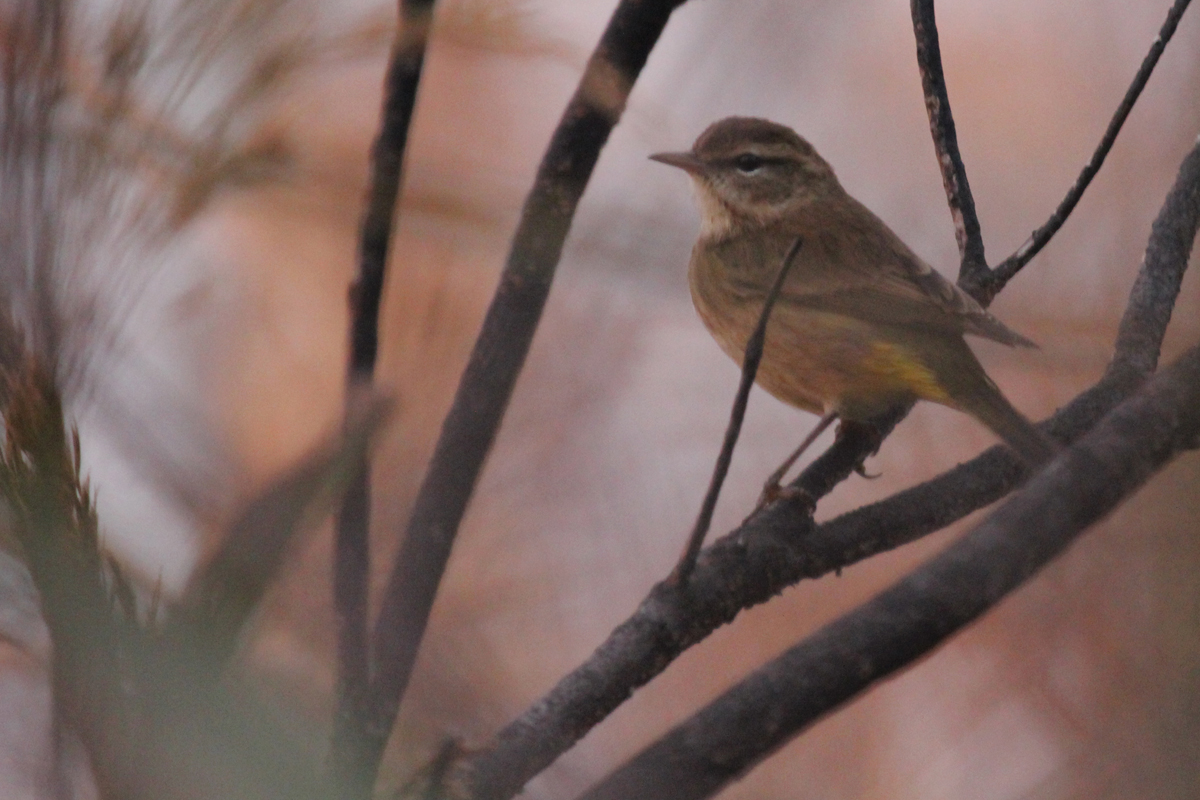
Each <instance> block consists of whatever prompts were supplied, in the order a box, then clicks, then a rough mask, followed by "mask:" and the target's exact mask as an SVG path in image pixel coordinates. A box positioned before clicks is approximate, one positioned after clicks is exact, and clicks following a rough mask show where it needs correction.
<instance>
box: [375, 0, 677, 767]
mask: <svg viewBox="0 0 1200 800" xmlns="http://www.w3.org/2000/svg"><path fill="white" fill-rule="evenodd" d="M683 2H684V0H622V2H621V3H620V5H618V6H617V9H616V11H614V12H613V16H612V19H611V20H610V21H609V24H608V27H607V29H606V30H605V31H604V34H603V36H602V37H601V39H600V43H599V45H598V46H597V48H596V51H595V53H593V55H592V57H591V59H590V60H589V61H588V65H587V68H586V69H585V70H584V73H583V76H582V78H581V80H580V83H579V86H578V88H577V89H576V90H575V94H574V96H573V97H572V98H571V101H570V103H569V104H568V105H567V108H566V110H565V111H564V112H563V116H562V119H561V121H560V122H559V125H558V128H557V129H556V130H555V132H554V136H553V138H552V139H551V141H550V145H549V148H548V149H547V151H546V155H545V156H544V157H543V159H542V163H541V165H540V166H539V168H538V173H537V177H536V179H535V181H534V185H533V188H532V190H531V191H530V193H529V196H528V197H527V199H526V201H525V207H524V209H523V211H522V215H521V221H520V223H519V225H518V227H517V231H516V233H515V235H514V236H513V242H512V246H511V249H510V251H509V256H508V260H507V263H506V264H505V267H504V271H503V272H502V273H501V276H500V285H499V287H498V288H497V289H496V294H495V296H494V297H493V299H492V303H491V306H490V307H489V308H488V311H487V314H486V316H485V317H484V320H483V326H482V330H481V331H480V334H479V337H478V338H477V339H476V341H475V347H474V349H473V350H472V352H471V356H470V358H469V360H468V362H467V367H466V370H465V371H464V372H463V376H462V379H461V381H460V383H459V386H458V390H457V392H456V393H455V397H454V401H453V404H452V405H451V407H450V411H449V413H448V414H447V416H446V419H445V422H444V423H443V425H442V431H441V435H440V437H439V438H438V442H437V444H436V446H435V448H434V454H433V458H432V460H431V462H430V465H429V469H428V471H427V472H426V474H425V479H424V481H423V482H422V484H421V488H420V490H419V491H418V493H417V498H416V500H415V502H414V505H413V510H412V516H411V518H410V519H409V522H408V525H407V529H406V530H405V531H404V533H403V537H402V539H401V541H402V545H401V548H400V553H399V555H398V556H397V557H396V562H395V564H394V566H393V569H392V573H391V576H390V578H389V580H388V585H387V587H386V589H385V592H384V597H383V602H382V607H381V609H380V612H379V618H378V620H377V622H376V626H375V630H374V635H373V637H372V645H373V650H374V652H373V664H374V665H375V674H376V680H375V681H374V683H373V686H372V692H371V695H372V696H371V702H370V709H371V713H372V718H371V719H370V721H369V725H368V731H367V733H368V736H369V737H370V742H369V744H370V748H371V751H370V752H369V754H368V757H369V763H370V765H371V771H372V773H373V772H374V770H375V769H377V767H378V762H379V758H380V756H381V755H382V752H383V747H384V744H385V743H386V742H387V738H388V735H389V733H390V731H391V728H392V724H393V722H394V721H395V718H396V712H397V710H398V709H399V705H400V698H401V696H402V695H403V693H404V690H405V687H406V686H407V684H408V679H409V676H410V675H411V673H412V666H413V662H414V661H415V660H416V655H417V650H418V647H419V645H420V642H421V638H422V636H423V635H424V632H425V626H426V623H427V622H428V619H429V612H430V609H431V608H432V606H433V599H434V596H435V594H436V592H437V588H438V585H439V583H440V582H441V577H442V573H443V572H444V571H445V567H446V562H447V560H448V558H449V556H450V549H451V546H452V545H453V543H454V537H455V534H456V533H457V531H458V526H459V523H460V522H461V520H462V516H463V513H464V512H465V510H466V507H467V502H468V500H469V499H470V496H471V493H472V492H473V490H474V488H475V481H476V479H477V478H478V475H479V472H480V469H481V468H482V466H483V462H484V459H485V458H486V456H487V454H488V451H489V450H490V449H491V446H492V442H493V440H494V439H495V436H496V431H497V429H498V428H499V426H500V420H501V418H502V417H503V415H504V411H505V409H506V407H507V406H508V400H509V397H510V396H511V395H512V389H513V386H514V384H515V383H516V380H517V375H518V373H519V372H520V370H521V367H522V365H523V364H524V362H525V356H526V354H527V353H528V352H529V345H530V342H531V341H532V339H533V334H534V331H535V330H536V328H537V324H538V321H539V319H540V318H541V313H542V309H543V307H544V305H545V302H546V298H547V296H548V294H549V292H550V284H551V281H552V280H553V277H554V272H555V269H556V267H557V265H558V260H559V257H560V255H561V253H562V247H563V243H564V241H565V239H566V236H567V231H568V230H569V228H570V225H571V219H572V217H573V216H574V213H575V207H576V205H577V204H578V202H579V198H580V196H581V195H582V194H583V190H584V187H585V186H586V185H587V181H588V178H589V177H590V176H591V173H592V169H593V167H594V166H595V164H596V160H597V159H598V158H599V155H600V149H601V148H602V147H603V146H604V143H605V142H606V141H607V140H608V135H609V133H610V132H611V131H612V128H613V126H614V125H615V124H616V123H617V121H618V120H619V119H620V117H621V113H622V112H623V111H624V109H625V102H626V100H627V98H628V96H629V92H630V90H631V89H632V88H633V84H634V81H635V80H636V78H637V76H638V74H639V73H640V72H641V70H642V67H643V66H644V65H645V63H646V59H647V58H648V57H649V55H650V50H651V49H652V48H653V47H654V44H655V43H656V42H657V41H658V37H659V36H660V35H661V33H662V30H663V28H664V27H665V26H666V24H667V20H668V19H669V18H670V16H671V12H673V11H674V10H675V8H676V7H678V6H679V5H681V4H682V3H683Z"/></svg>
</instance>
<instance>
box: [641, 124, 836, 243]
mask: <svg viewBox="0 0 1200 800" xmlns="http://www.w3.org/2000/svg"><path fill="white" fill-rule="evenodd" d="M650 158H652V159H654V160H655V161H659V162H662V163H663V164H669V165H671V166H673V167H679V168H680V169H682V170H684V171H685V172H687V173H688V174H689V175H691V176H692V178H693V180H694V181H695V183H696V190H697V195H698V197H699V199H700V206H701V213H702V215H703V228H702V230H701V235H702V236H705V237H707V238H724V237H726V236H729V235H730V234H733V233H737V232H738V231H739V229H740V228H743V227H745V226H751V227H754V226H765V225H769V224H771V223H773V222H775V221H777V220H779V219H781V218H785V217H788V216H790V215H792V214H794V213H796V212H797V211H798V210H799V209H801V208H803V207H804V206H806V205H810V204H812V203H814V202H819V201H821V200H822V199H824V198H827V197H828V196H829V194H830V192H831V191H836V192H838V193H840V192H841V186H840V185H839V184H838V181H837V177H836V176H835V175H834V174H833V168H832V167H830V166H829V164H828V163H826V161H825V159H823V158H821V156H819V155H818V154H817V151H816V150H815V149H814V148H813V146H812V145H811V144H809V143H808V142H807V141H805V140H804V139H803V138H801V137H800V136H798V135H797V134H796V132H795V131H793V130H792V129H791V128H789V127H787V126H786V125H780V124H778V123H775V122H770V121H768V120H765V119H757V118H753V117H728V118H726V119H723V120H721V121H719V122H715V123H713V124H712V125H710V126H709V128H708V130H706V131H705V132H704V133H702V134H700V138H699V139H697V140H696V143H695V144H694V145H692V149H691V150H690V151H687V152H683V153H655V154H654V155H652V156H650Z"/></svg>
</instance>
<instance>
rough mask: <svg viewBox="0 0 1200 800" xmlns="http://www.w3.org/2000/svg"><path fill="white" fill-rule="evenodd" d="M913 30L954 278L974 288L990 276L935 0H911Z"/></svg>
mask: <svg viewBox="0 0 1200 800" xmlns="http://www.w3.org/2000/svg"><path fill="white" fill-rule="evenodd" d="M911 7H912V19H913V33H915V34H916V37H917V66H918V67H919V68H920V70H921V88H922V89H924V91H925V111H926V113H927V114H928V115H929V132H930V133H931V134H933V147H934V150H935V151H936V152H937V159H938V167H940V168H941V171H942V184H943V186H945V189H946V200H947V202H948V203H949V204H950V216H951V217H953V219H954V238H955V239H956V240H957V241H958V254H959V257H960V259H961V261H962V263H961V265H960V267H959V273H958V282H959V284H961V285H962V287H963V288H964V289H966V290H967V291H968V292H970V293H971V294H975V293H976V292H977V291H978V289H979V287H980V286H982V285H983V283H984V281H985V280H986V279H987V277H988V274H989V273H988V267H987V260H986V259H985V258H984V255H983V234H982V232H981V231H980V229H979V216H978V215H977V214H976V213H975V198H974V197H973V196H972V195H971V185H970V184H969V183H968V182H967V168H966V166H964V165H963V160H962V154H961V153H960V152H959V151H958V134H957V133H956V132H955V128H954V116H953V115H952V114H951V113H950V96H949V94H947V92H946V77H945V75H943V74H942V53H941V49H940V47H939V46H938V31H937V21H936V20H935V19H934V14H933V0H912V2H911Z"/></svg>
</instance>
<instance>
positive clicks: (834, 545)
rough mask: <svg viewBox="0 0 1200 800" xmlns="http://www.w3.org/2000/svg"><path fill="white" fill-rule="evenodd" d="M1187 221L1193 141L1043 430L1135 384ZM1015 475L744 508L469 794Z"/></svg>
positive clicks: (1087, 417) (961, 471)
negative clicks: (1064, 402) (1099, 353)
mask: <svg viewBox="0 0 1200 800" xmlns="http://www.w3.org/2000/svg"><path fill="white" fill-rule="evenodd" d="M1198 225H1200V144H1198V146H1197V147H1196V148H1194V149H1193V150H1192V152H1191V153H1190V154H1189V155H1188V156H1187V158H1186V159H1185V160H1184V162H1183V164H1182V166H1181V167H1180V170H1179V175H1178V177H1177V179H1176V182H1175V185H1174V186H1173V187H1172V189H1171V191H1170V193H1169V194H1168V196H1167V200H1166V202H1165V203H1164V205H1163V208H1162V210H1161V211H1160V213H1159V215H1158V218H1157V219H1156V220H1155V223H1154V229H1153V233H1152V235H1151V237H1150V241H1149V244H1148V246H1147V249H1146V257H1145V259H1144V261H1143V263H1142V268H1141V270H1140V272H1139V274H1138V277H1137V279H1136V281H1135V283H1134V286H1133V289H1132V291H1131V293H1130V299H1129V304H1128V306H1127V307H1126V311H1125V315H1124V318H1123V319H1122V322H1121V329H1120V330H1121V333H1120V334H1119V335H1118V339H1117V345H1116V355H1115V356H1114V359H1113V362H1112V364H1111V365H1110V367H1109V370H1108V372H1107V373H1106V375H1105V376H1104V378H1103V379H1102V380H1101V381H1100V383H1098V384H1097V385H1096V386H1095V387H1093V388H1092V389H1089V390H1088V391H1086V392H1084V393H1083V394H1081V395H1080V396H1079V397H1077V398H1076V399H1075V400H1074V401H1072V403H1071V404H1070V405H1068V406H1067V407H1066V408H1064V409H1063V410H1061V411H1060V412H1059V413H1058V414H1056V415H1055V416H1054V417H1053V418H1052V419H1051V420H1050V422H1049V425H1048V428H1049V430H1050V432H1051V433H1053V434H1054V435H1055V436H1056V437H1057V438H1059V439H1061V440H1064V441H1071V440H1073V439H1074V438H1076V437H1077V436H1079V435H1080V434H1081V433H1082V432H1083V431H1086V430H1088V429H1089V428H1090V427H1091V426H1092V425H1093V424H1095V422H1096V421H1097V420H1098V419H1100V418H1101V416H1103V415H1104V414H1105V413H1107V412H1108V410H1109V409H1111V408H1113V407H1114V406H1115V405H1116V403H1118V402H1119V401H1120V400H1121V399H1122V398H1124V397H1126V396H1127V395H1128V394H1129V392H1130V391H1132V390H1133V389H1134V388H1136V386H1137V385H1138V383H1139V382H1140V381H1141V380H1142V379H1143V378H1144V377H1145V375H1146V374H1147V372H1148V370H1147V369H1146V365H1147V364H1149V365H1150V369H1152V368H1153V364H1154V363H1155V360H1156V358H1157V354H1158V352H1159V349H1160V347H1161V345H1162V337H1163V335H1164V333H1165V331H1166V323H1167V320H1168V319H1169V317H1170V310H1171V308H1172V307H1173V305H1174V302H1175V298H1176V297H1177V295H1178V292H1179V286H1180V281H1181V280H1182V276H1183V271H1184V269H1185V268H1186V265H1187V262H1188V258H1189V256H1190V254H1191V249H1192V244H1193V242H1194V240H1195V237H1196V230H1197V226H1198ZM858 435H862V436H864V437H865V435H866V434H855V436H858ZM840 444H841V442H839V445H840ZM869 447H870V444H869V442H867V441H866V440H865V439H864V440H861V441H848V442H847V444H846V446H845V447H844V448H839V447H838V446H835V447H834V448H831V449H830V450H829V451H828V452H827V453H826V454H825V455H823V456H822V457H821V458H820V459H818V460H817V461H816V462H814V463H813V465H812V466H810V468H809V469H808V470H806V471H805V473H804V474H803V475H802V476H801V478H800V479H799V480H798V481H797V482H796V483H795V484H794V485H799V486H801V487H804V488H806V490H809V491H820V490H824V491H828V489H829V487H831V486H832V485H833V483H836V481H835V480H834V479H835V478H836V479H837V480H840V478H838V475H842V477H844V474H846V473H848V472H849V470H850V469H851V468H852V467H853V463H850V459H849V458H847V457H845V454H853V453H856V452H869ZM839 452H840V453H842V454H843V455H840V456H839V455H838V453H839ZM1021 477H1022V473H1021V471H1020V467H1019V466H1018V465H1017V463H1016V461H1015V460H1014V458H1013V457H1012V456H1011V455H1010V454H1009V453H1008V451H1007V450H1004V449H1002V448H999V447H996V448H992V449H991V450H989V451H987V452H986V453H984V454H982V455H981V456H979V457H977V458H976V459H974V460H973V461H971V462H969V463H967V464H964V465H961V466H959V467H957V468H955V469H953V470H951V471H950V472H948V473H946V474H945V475H942V476H940V477H938V478H935V479H934V480H932V481H929V482H926V483H925V484H922V485H920V486H917V487H913V488H911V489H908V490H906V491H905V492H902V493H900V494H898V495H896V496H894V497H892V498H889V499H888V500H884V501H882V502H880V503H876V504H873V505H871V506H866V507H863V508H860V509H858V510H856V511H853V512H851V513H849V514H846V515H843V516H842V517H839V518H837V519H834V520H832V521H830V522H827V523H825V524H823V525H821V526H816V527H815V526H814V525H813V522H812V519H811V517H809V516H805V515H797V514H795V513H794V512H792V511H790V510H789V509H788V507H786V506H784V505H781V504H777V505H775V506H771V507H768V508H767V509H764V510H763V511H762V512H760V513H759V514H755V515H754V516H752V517H751V518H750V519H748V520H747V521H746V522H745V523H743V525H742V526H741V527H739V528H738V529H737V530H735V531H733V532H732V533H731V534H729V535H727V536H725V537H724V538H722V539H720V540H719V541H718V542H716V543H715V544H714V545H712V546H711V547H709V548H708V549H707V550H705V551H704V553H703V554H702V555H701V557H700V559H699V561H698V562H697V566H696V569H695V572H694V573H693V574H692V576H691V579H690V580H689V582H688V584H687V586H686V587H683V588H682V589H680V587H676V586H672V585H669V584H667V583H663V584H659V585H658V586H655V587H654V589H652V590H651V592H650V594H649V596H648V597H647V598H646V599H645V600H644V601H642V603H641V605H640V606H639V607H638V609H637V611H636V612H635V613H634V614H633V616H631V617H630V618H629V619H628V620H626V621H625V622H624V623H622V624H621V625H620V626H618V627H617V628H616V630H614V631H613V633H612V634H611V635H610V636H609V638H608V640H607V641H605V642H604V643H603V644H602V645H601V646H600V647H599V648H598V649H597V650H596V651H595V652H594V653H593V654H592V655H591V656H590V657H589V658H588V659H587V661H585V662H584V663H583V664H582V665H581V666H580V667H578V668H577V669H576V670H575V671H573V672H572V673H570V674H569V675H567V676H566V677H564V678H563V679H562V680H561V681H559V683H558V684H557V685H556V686H555V687H554V688H553V689H552V690H551V691H550V692H549V693H548V694H547V695H545V696H544V697H543V698H542V699H541V700H539V701H538V702H537V703H535V704H534V705H533V706H531V707H530V708H529V709H528V710H527V711H526V712H525V713H524V714H522V715H521V716H520V717H518V718H517V719H516V720H514V721H513V722H512V723H511V724H509V725H508V726H507V727H506V728H505V729H503V730H502V731H501V732H500V733H499V734H498V735H497V736H496V738H495V740H494V741H493V743H492V746H491V747H489V748H487V749H486V750H484V751H482V752H481V753H480V754H479V755H478V756H476V757H475V758H474V759H472V760H471V761H470V762H468V764H467V765H466V768H467V770H468V772H469V774H470V776H471V777H470V780H471V781H472V785H473V787H474V793H473V794H472V795H471V796H472V797H474V798H508V797H511V796H512V795H513V794H515V792H516V791H518V790H519V789H520V787H521V786H522V785H524V783H525V782H526V781H528V780H529V779H530V778H532V777H533V776H534V775H536V774H537V773H539V772H540V771H541V770H543V769H545V767H547V766H548V765H549V764H550V763H551V762H553V761H554V759H556V758H557V757H558V756H559V755H561V754H562V753H563V752H565V751H566V750H567V749H569V748H570V747H571V746H572V745H574V744H575V742H577V741H578V740H579V739H580V738H582V736H583V735H584V734H585V733H587V731H589V730H591V728H592V727H594V726H595V725H596V724H598V723H599V722H600V721H601V720H602V719H604V718H605V717H606V716H607V715H608V714H609V713H611V712H612V711H613V710H614V709H615V708H616V707H617V706H619V705H620V704H621V703H623V702H624V701H625V700H626V699H628V698H629V696H630V695H631V694H632V693H633V691H634V690H635V689H637V688H638V687H640V686H642V685H644V684H645V683H647V682H648V681H649V680H650V679H651V678H653V677H654V676H656V675H658V674H659V673H660V672H662V671H663V670H664V669H666V667H667V665H669V664H670V663H671V662H672V661H673V660H674V659H675V658H676V657H677V656H678V655H679V654H680V653H682V652H683V651H684V650H685V649H687V648H688V647H690V646H691V645H693V644H695V643H696V642H698V641H700V640H701V639H703V638H704V637H706V636H707V635H708V634H710V633H711V632H712V631H713V630H714V629H715V628H717V627H719V626H720V625H723V624H725V623H727V622H729V621H731V620H732V619H733V618H734V617H735V616H736V615H737V614H738V613H739V612H740V611H741V610H742V609H743V608H748V607H750V606H752V605H755V604H757V603H761V602H764V601H766V600H768V599H770V598H771V597H773V596H774V595H775V594H777V593H778V592H780V591H782V590H783V589H784V588H786V587H787V586H790V585H792V584H793V583H795V582H796V581H798V580H800V579H802V578H805V577H813V578H815V577H818V576H820V575H823V574H826V573H828V572H831V571H834V570H837V569H840V568H842V567H845V566H848V565H849V564H852V563H854V562H856V561H858V560H861V559H862V558H865V557H867V556H869V555H872V554H875V553H878V552H881V551H883V550H886V549H890V548H892V547H896V546H899V545H901V544H904V543H906V542H909V541H912V540H914V539H916V538H919V537H920V536H923V535H925V534H928V533H931V532H933V531H935V530H939V529H941V528H943V527H945V526H946V525H948V524H950V523H951V522H954V521H955V520H957V519H961V518H962V517H964V516H966V515H967V514H969V513H971V512H972V511H974V510H976V509H978V508H982V507H983V506H985V505H988V504H990V503H992V502H994V501H996V500H998V499H999V498H1001V497H1003V496H1004V495H1005V494H1007V493H1008V492H1010V491H1011V490H1012V489H1013V488H1014V487H1015V486H1016V485H1017V484H1018V482H1019V481H1020V479H1021ZM824 491H820V494H824ZM814 496H820V495H814Z"/></svg>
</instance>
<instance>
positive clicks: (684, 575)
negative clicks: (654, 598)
mask: <svg viewBox="0 0 1200 800" xmlns="http://www.w3.org/2000/svg"><path fill="white" fill-rule="evenodd" d="M803 244H804V240H803V239H801V238H797V239H796V241H795V243H794V244H793V245H792V246H791V247H790V248H789V249H788V251H787V255H785V256H784V257H783V263H782V264H781V265H780V267H779V274H778V275H777V276H776V277H775V283H774V284H773V285H772V286H771V290H770V291H769V292H767V299H766V300H765V301H763V308H762V312H760V313H759V315H758V325H756V326H755V328H754V332H753V333H751V334H750V338H749V339H747V340H746V355H745V357H744V358H743V359H742V380H741V383H739V384H738V390H737V394H736V395H735V396H734V398H733V408H732V409H731V410H730V412H729V425H728V427H726V429H725V440H724V441H723V442H722V443H721V452H720V453H719V454H718V455H717V463H716V464H714V465H713V475H712V480H711V481H709V484H708V492H706V493H705V495H704V502H703V503H701V504H700V513H699V514H698V515H697V516H696V524H695V525H693V526H692V533H691V535H690V536H689V537H688V541H687V546H685V547H684V549H683V555H682V556H681V557H680V559H679V563H678V564H676V565H675V572H674V575H673V576H672V579H673V580H675V581H677V582H678V583H687V580H688V576H689V575H691V574H692V568H693V567H695V566H696V557H697V556H699V555H700V548H701V547H703V546H704V537H705V535H707V534H708V528H709V526H710V525H712V515H713V511H714V510H715V509H716V507H717V498H718V497H720V495H721V486H722V485H723V484H724V483H725V476H726V475H727V474H728V472H729V462H730V461H732V460H733V448H734V446H735V445H737V440H738V434H740V433H741V432H742V421H743V420H745V418H746V404H747V402H749V400H750V388H751V387H752V386H754V377H755V376H756V375H757V374H758V364H759V362H760V361H762V354H763V344H764V343H765V342H766V338H767V322H768V321H769V320H770V319H771V309H772V308H774V307H775V301H776V300H778V299H779V290H780V289H782V288H783V281H784V279H785V278H787V274H788V271H789V270H790V269H791V268H792V262H793V261H795V260H796V254H797V253H799V252H800V248H801V246H802V245H803Z"/></svg>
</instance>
